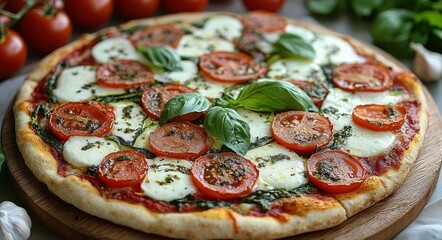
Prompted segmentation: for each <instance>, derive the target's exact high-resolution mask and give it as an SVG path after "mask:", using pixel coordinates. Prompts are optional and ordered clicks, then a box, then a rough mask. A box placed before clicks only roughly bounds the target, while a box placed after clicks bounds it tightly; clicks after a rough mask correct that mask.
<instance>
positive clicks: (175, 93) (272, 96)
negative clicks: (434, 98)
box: [14, 12, 428, 239]
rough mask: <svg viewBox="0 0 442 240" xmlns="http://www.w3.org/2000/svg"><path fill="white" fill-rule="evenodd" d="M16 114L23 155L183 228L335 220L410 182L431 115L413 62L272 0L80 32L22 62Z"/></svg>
mask: <svg viewBox="0 0 442 240" xmlns="http://www.w3.org/2000/svg"><path fill="white" fill-rule="evenodd" d="M14 114H15V119H16V136H17V144H18V146H19V149H20V151H21V153H22V155H23V157H24V160H25V163H26V165H27V166H28V167H29V169H30V170H31V171H32V173H33V174H34V175H35V177H36V178H37V179H38V180H40V181H42V182H43V183H45V184H46V185H47V187H48V188H49V190H50V191H51V192H53V193H54V194H55V195H57V196H58V197H60V198H61V199H62V200H64V201H65V202H67V203H70V204H73V205H74V206H76V207H77V208H79V209H81V210H83V211H85V212H87V213H89V214H91V215H95V216H98V217H100V218H103V219H107V220H109V221H112V222H114V223H116V224H120V225H124V226H128V227H131V228H134V229H137V230H140V231H143V232H146V233H154V234H159V235H163V236H167V237H173V238H217V239H221V238H251V239H257V238H260V239H262V238H280V237H286V236H293V235H296V234H300V233H304V232H310V231H317V230H321V229H325V228H331V227H333V226H337V225H339V224H340V223H342V222H344V221H346V220H347V219H349V218H351V217H352V216H353V215H355V214H357V213H359V212H361V211H364V209H367V208H368V207H370V206H372V205H374V204H376V203H377V202H379V201H380V200H382V199H384V198H386V197H387V196H389V195H390V194H392V193H393V192H394V191H395V189H397V188H398V187H399V186H400V185H401V183H402V182H403V181H404V179H405V177H406V176H407V174H408V172H409V171H410V169H411V168H412V167H413V163H414V161H415V159H416V158H417V154H418V152H419V149H420V147H421V145H422V143H423V140H424V135H425V131H426V129H427V125H428V110H427V105H426V100H425V97H424V95H423V92H422V88H421V85H420V83H419V80H418V79H417V78H416V77H415V76H414V75H413V74H412V73H410V72H409V71H408V70H406V69H403V68H401V67H399V66H398V65H397V64H395V63H394V62H392V61H391V60H389V59H387V58H385V57H383V55H381V54H380V53H379V51H378V50H375V49H373V48H371V47H369V46H367V45H365V44H362V43H360V42H358V41H356V40H354V39H352V38H350V37H348V36H343V35H340V34H337V33H334V32H331V31H328V30H326V29H323V28H321V27H318V26H315V25H311V24H307V23H304V22H301V21H297V20H291V19H286V18H284V17H282V16H279V15H276V14H273V13H267V12H250V13H247V14H244V15H238V14H231V13H205V14H180V15H170V16H164V17H158V18H150V19H143V20H135V21H131V22H128V23H126V24H123V25H121V26H118V27H111V28H107V29H104V30H101V31H99V32H97V33H94V34H87V35H83V36H81V37H80V38H79V39H78V40H77V41H75V42H73V43H71V44H69V45H67V46H65V47H62V48H61V49H59V50H57V51H55V52H54V53H52V54H50V55H49V56H47V57H46V58H45V59H43V60H42V61H41V63H40V64H39V66H38V67H36V68H35V69H34V70H33V71H32V72H31V73H30V74H29V75H28V76H27V78H26V80H25V83H24V84H23V86H22V87H21V89H20V90H19V93H18V95H17V100H16V103H15V105H14Z"/></svg>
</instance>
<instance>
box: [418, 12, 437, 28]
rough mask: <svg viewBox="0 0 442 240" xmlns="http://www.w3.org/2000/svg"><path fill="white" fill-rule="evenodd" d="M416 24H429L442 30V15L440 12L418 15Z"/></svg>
mask: <svg viewBox="0 0 442 240" xmlns="http://www.w3.org/2000/svg"><path fill="white" fill-rule="evenodd" d="M415 20H416V22H418V23H420V22H427V23H428V24H429V25H430V26H432V27H435V28H439V29H442V13H440V12H438V11H424V12H421V13H419V14H417V15H416V17H415Z"/></svg>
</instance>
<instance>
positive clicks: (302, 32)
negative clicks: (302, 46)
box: [285, 24, 315, 42]
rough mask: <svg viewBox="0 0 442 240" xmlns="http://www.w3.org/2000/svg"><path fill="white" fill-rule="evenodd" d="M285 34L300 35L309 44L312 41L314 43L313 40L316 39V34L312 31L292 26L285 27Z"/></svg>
mask: <svg viewBox="0 0 442 240" xmlns="http://www.w3.org/2000/svg"><path fill="white" fill-rule="evenodd" d="M285 32H286V33H292V34H295V35H298V36H300V37H302V38H304V39H305V40H306V41H308V42H311V41H313V39H315V34H314V33H313V32H312V31H310V30H308V29H305V28H303V27H299V26H295V25H292V24H288V25H287V26H286V27H285Z"/></svg>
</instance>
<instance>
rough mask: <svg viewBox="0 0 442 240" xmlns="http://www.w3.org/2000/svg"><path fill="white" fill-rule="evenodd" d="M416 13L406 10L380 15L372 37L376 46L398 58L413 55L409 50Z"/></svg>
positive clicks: (386, 12)
mask: <svg viewBox="0 0 442 240" xmlns="http://www.w3.org/2000/svg"><path fill="white" fill-rule="evenodd" d="M413 25H414V13H413V12H410V11H407V10H404V9H391V10H387V11H385V12H382V13H380V14H379V15H378V16H377V17H376V19H375V20H374V22H373V24H372V28H371V35H372V37H373V40H374V42H375V43H376V44H378V45H379V46H380V47H382V48H383V49H385V50H386V51H388V52H390V53H391V54H393V55H395V56H397V57H403V56H407V55H409V54H411V53H412V52H411V50H410V48H409V44H410V39H411V31H412V28H413Z"/></svg>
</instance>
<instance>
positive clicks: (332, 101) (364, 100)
mask: <svg viewBox="0 0 442 240" xmlns="http://www.w3.org/2000/svg"><path fill="white" fill-rule="evenodd" d="M408 97H409V96H408V95H407V94H405V93H404V94H397V93H395V92H393V91H385V92H380V93H361V92H359V93H350V92H346V91H343V90H341V89H339V88H332V89H330V93H329V94H328V96H327V98H326V99H325V101H324V103H323V104H322V108H321V111H322V112H323V113H324V115H326V116H327V117H328V118H329V119H330V121H331V122H332V123H333V130H334V132H337V131H339V130H341V129H343V128H344V127H345V126H351V128H352V134H351V136H350V137H348V138H347V141H346V143H345V144H344V145H343V146H342V150H343V151H346V152H348V153H351V154H352V155H355V156H358V157H371V156H378V155H380V154H383V153H385V152H386V151H388V150H389V149H390V148H391V147H392V145H393V144H394V140H395V135H394V134H393V133H392V132H389V131H372V130H370V129H366V128H364V127H360V126H359V125H357V124H356V123H354V122H353V118H352V115H351V114H352V112H353V109H354V107H356V106H358V105H365V104H394V103H397V102H399V101H402V100H405V99H407V98H408Z"/></svg>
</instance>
